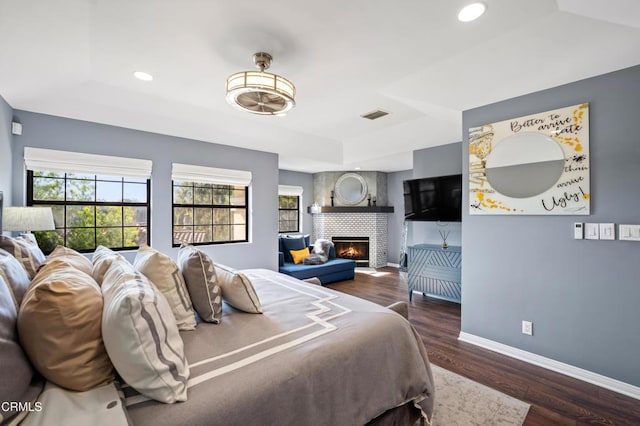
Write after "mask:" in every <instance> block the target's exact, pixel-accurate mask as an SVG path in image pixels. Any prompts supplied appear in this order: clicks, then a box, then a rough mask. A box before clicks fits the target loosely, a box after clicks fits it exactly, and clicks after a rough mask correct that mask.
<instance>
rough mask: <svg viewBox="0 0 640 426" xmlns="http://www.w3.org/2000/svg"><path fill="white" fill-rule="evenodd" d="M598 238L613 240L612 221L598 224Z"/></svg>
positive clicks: (614, 235) (614, 236)
mask: <svg viewBox="0 0 640 426" xmlns="http://www.w3.org/2000/svg"><path fill="white" fill-rule="evenodd" d="M599 225H600V226H599V228H600V229H599V231H600V239H601V240H615V239H616V231H615V229H616V228H615V224H614V223H600V224H599Z"/></svg>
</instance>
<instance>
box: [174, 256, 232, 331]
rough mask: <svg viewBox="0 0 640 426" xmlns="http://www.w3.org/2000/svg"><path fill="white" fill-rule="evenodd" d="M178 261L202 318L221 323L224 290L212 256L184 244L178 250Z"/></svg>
mask: <svg viewBox="0 0 640 426" xmlns="http://www.w3.org/2000/svg"><path fill="white" fill-rule="evenodd" d="M177 263H178V267H179V268H180V271H181V272H182V275H183V276H184V280H185V282H186V283H187V289H188V290H189V296H190V297H191V301H192V302H193V307H194V308H195V309H196V312H197V313H198V315H200V318H202V320H203V321H207V322H213V323H216V324H219V323H220V319H221V318H222V290H221V289H220V286H219V285H218V282H217V278H216V270H215V267H214V265H213V261H212V260H211V258H210V257H209V256H207V254H206V253H203V252H202V251H201V250H198V249H197V248H195V247H193V246H182V247H180V250H179V251H178V262H177Z"/></svg>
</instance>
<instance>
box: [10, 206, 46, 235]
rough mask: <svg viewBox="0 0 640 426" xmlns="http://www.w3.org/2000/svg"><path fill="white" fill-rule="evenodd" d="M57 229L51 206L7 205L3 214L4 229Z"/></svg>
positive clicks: (28, 230) (24, 230) (26, 231)
mask: <svg viewBox="0 0 640 426" xmlns="http://www.w3.org/2000/svg"><path fill="white" fill-rule="evenodd" d="M54 229H56V226H55V224H54V222H53V211H52V210H51V207H5V208H4V211H3V215H2V230H3V231H19V232H24V233H30V232H31V231H51V230H54Z"/></svg>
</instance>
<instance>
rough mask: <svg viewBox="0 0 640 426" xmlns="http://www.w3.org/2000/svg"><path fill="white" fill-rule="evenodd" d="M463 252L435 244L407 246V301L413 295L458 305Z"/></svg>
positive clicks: (456, 248)
mask: <svg viewBox="0 0 640 426" xmlns="http://www.w3.org/2000/svg"><path fill="white" fill-rule="evenodd" d="M461 265H462V250H461V248H460V247H453V246H450V247H449V248H447V249H443V248H442V247H441V246H439V245H435V244H418V245H415V246H409V257H408V275H409V301H411V298H412V295H413V291H414V290H416V291H420V292H422V294H424V295H429V296H434V297H438V298H440V299H445V300H450V301H452V302H458V303H460V300H461V298H460V296H461V290H462V283H461V278H460V277H461V269H460V268H461Z"/></svg>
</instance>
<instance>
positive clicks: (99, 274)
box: [91, 246, 127, 285]
mask: <svg viewBox="0 0 640 426" xmlns="http://www.w3.org/2000/svg"><path fill="white" fill-rule="evenodd" d="M114 261H124V262H127V259H125V258H124V256H122V255H121V254H118V253H116V252H115V251H113V250H111V249H110V248H107V247H105V246H98V247H96V251H94V252H93V258H92V259H91V262H92V263H93V272H92V273H91V275H92V276H93V279H94V280H96V282H97V283H98V285H102V280H103V278H104V274H105V273H106V272H107V269H109V267H110V266H111V263H113V262H114Z"/></svg>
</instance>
